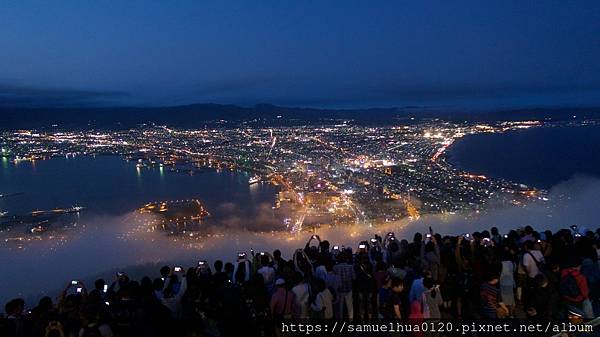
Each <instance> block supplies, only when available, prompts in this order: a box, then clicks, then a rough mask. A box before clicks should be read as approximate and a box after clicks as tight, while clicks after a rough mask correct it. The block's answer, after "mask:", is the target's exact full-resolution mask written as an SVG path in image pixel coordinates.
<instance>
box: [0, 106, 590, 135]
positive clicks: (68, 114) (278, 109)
mask: <svg viewBox="0 0 600 337" xmlns="http://www.w3.org/2000/svg"><path fill="white" fill-rule="evenodd" d="M573 116H576V117H577V118H578V119H579V118H586V119H600V107H591V108H535V109H514V110H499V111H486V112H469V111H452V110H443V109H441V108H426V107H401V108H365V109H320V108H301V107H282V106H276V105H271V104H257V105H255V106H252V107H242V106H237V105H226V104H214V103H206V104H191V105H180V106H170V107H98V108H90V107H81V108H25V107H0V129H3V130H10V129H21V128H48V127H52V126H54V125H57V126H59V127H62V128H84V129H87V128H130V127H135V126H136V125H139V124H143V123H156V124H160V125H168V126H173V127H190V128H191V127H202V126H205V125H215V124H218V123H221V124H222V121H226V122H227V124H229V125H238V124H239V123H241V122H243V121H246V122H248V121H251V123H254V124H255V125H260V124H264V125H271V124H272V125H300V124H331V123H332V122H333V121H332V120H353V121H355V122H356V123H361V124H379V125H381V124H392V123H393V124H397V123H400V122H401V121H405V122H407V123H409V122H411V121H413V119H414V120H417V121H418V120H422V119H432V118H438V119H442V120H448V121H455V122H456V121H497V120H528V119H548V118H550V119H552V120H569V119H573Z"/></svg>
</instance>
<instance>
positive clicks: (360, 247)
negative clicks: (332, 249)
mask: <svg viewBox="0 0 600 337" xmlns="http://www.w3.org/2000/svg"><path fill="white" fill-rule="evenodd" d="M366 248H367V245H358V249H366Z"/></svg>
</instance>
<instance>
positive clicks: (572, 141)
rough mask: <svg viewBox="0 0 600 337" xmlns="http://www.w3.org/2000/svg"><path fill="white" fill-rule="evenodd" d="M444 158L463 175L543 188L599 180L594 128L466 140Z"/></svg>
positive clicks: (598, 133) (598, 129)
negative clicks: (585, 179) (582, 179)
mask: <svg viewBox="0 0 600 337" xmlns="http://www.w3.org/2000/svg"><path fill="white" fill-rule="evenodd" d="M447 158H448V161H449V162H450V163H451V164H452V165H454V166H456V167H459V168H461V169H464V170H465V171H469V172H473V173H477V174H483V175H486V176H490V177H496V178H502V179H507V180H510V181H513V182H517V183H522V184H525V185H529V186H532V187H537V188H543V189H549V188H551V187H553V186H555V185H558V184H560V183H561V182H565V181H568V180H569V179H572V178H573V177H576V176H597V177H600V126H597V125H594V126H573V127H539V128H529V129H521V130H517V131H509V132H505V133H481V134H475V135H468V136H466V137H463V138H462V139H460V140H458V141H457V142H456V143H455V144H453V145H452V147H450V149H449V151H448V152H447Z"/></svg>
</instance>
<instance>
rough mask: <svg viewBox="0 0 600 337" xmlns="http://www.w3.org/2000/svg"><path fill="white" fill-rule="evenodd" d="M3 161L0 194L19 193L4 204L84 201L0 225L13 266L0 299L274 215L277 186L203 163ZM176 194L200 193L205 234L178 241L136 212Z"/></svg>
mask: <svg viewBox="0 0 600 337" xmlns="http://www.w3.org/2000/svg"><path fill="white" fill-rule="evenodd" d="M2 162H3V164H2V166H1V169H0V194H5V195H8V194H11V195H12V194H13V193H18V194H16V195H12V196H10V197H6V198H0V210H1V211H7V212H8V214H9V215H25V214H30V213H31V212H32V211H33V210H53V209H57V208H67V207H71V206H75V205H80V206H85V207H86V209H85V210H84V211H83V212H82V213H81V215H80V218H79V220H78V221H77V222H75V223H73V222H70V223H57V224H56V226H54V225H52V226H49V229H48V231H46V232H43V233H37V232H35V233H31V231H30V229H31V228H30V226H28V225H26V224H18V225H14V226H9V227H8V228H6V229H5V230H3V231H0V237H1V240H2V241H1V242H0V269H2V270H10V271H11V277H10V278H2V279H1V280H0V301H3V300H5V299H6V298H7V297H8V296H13V295H15V294H22V295H27V294H31V293H33V292H36V290H39V291H48V290H50V289H55V288H57V287H58V286H60V285H61V282H63V281H64V280H65V279H71V278H73V277H77V278H83V277H85V276H87V275H91V274H93V273H95V272H98V271H102V270H107V269H110V268H114V267H122V266H126V265H131V264H140V263H146V262H156V261H161V260H169V259H173V258H177V257H178V256H181V254H182V253H181V252H182V251H183V252H188V249H190V248H192V247H193V248H194V249H197V248H198V246H202V245H204V243H203V242H204V241H206V240H208V241H211V240H212V238H213V237H215V236H214V235H217V234H218V233H219V232H221V233H222V232H223V228H222V227H223V226H235V227H240V228H245V229H248V230H253V229H255V228H259V229H260V225H262V224H263V221H267V222H268V221H271V222H272V224H276V223H277V218H276V217H275V216H274V215H273V212H272V211H271V207H270V206H271V205H272V204H273V198H274V195H275V193H276V192H277V190H276V189H275V188H274V187H273V186H270V185H266V184H265V185H261V186H255V187H252V189H250V187H249V186H248V175H247V174H244V173H235V172H229V171H223V172H220V173H217V172H215V171H212V170H203V171H202V172H201V173H197V174H195V175H194V176H190V175H187V174H179V173H175V172H168V170H165V168H163V167H157V168H146V167H136V165H135V163H133V162H126V161H124V160H121V159H120V158H118V157H110V156H106V157H97V158H91V157H79V158H75V159H65V158H55V159H52V160H48V161H38V162H35V163H33V162H23V163H19V164H18V165H15V164H13V163H10V162H9V161H8V160H7V159H6V158H3V160H2ZM134 175H135V178H134ZM21 192H22V193H21ZM181 199H199V200H201V201H202V203H203V204H204V205H205V207H206V208H207V210H209V211H210V213H211V217H210V221H208V222H207V231H206V233H205V235H204V236H202V235H195V237H194V235H192V237H189V236H188V237H186V238H185V240H189V239H192V241H190V242H188V243H186V244H184V245H181V247H178V246H179V245H180V244H181V243H182V242H183V241H182V240H183V239H181V238H176V237H167V236H166V235H165V234H164V233H155V232H152V231H151V228H150V226H147V221H145V220H144V219H140V215H139V214H137V212H134V210H136V209H138V208H139V207H141V206H143V205H145V204H147V203H148V202H155V201H162V200H181ZM267 205H268V207H267ZM265 209H268V210H269V212H265V211H264V210H265ZM259 222H260V223H259ZM211 233H215V234H211ZM157 242H163V243H165V244H166V245H167V246H164V247H157V246H156V243H157ZM173 243H175V244H173ZM188 253H189V254H190V256H191V255H192V254H191V253H190V252H188ZM194 254H196V253H194ZM184 255H185V254H184ZM20 291H21V292H23V293H20ZM1 303H4V302H1Z"/></svg>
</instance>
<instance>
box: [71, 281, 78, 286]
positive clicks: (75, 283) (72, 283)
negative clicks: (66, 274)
mask: <svg viewBox="0 0 600 337" xmlns="http://www.w3.org/2000/svg"><path fill="white" fill-rule="evenodd" d="M77 284H79V281H77V280H73V281H71V285H72V286H76V285H77Z"/></svg>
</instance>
